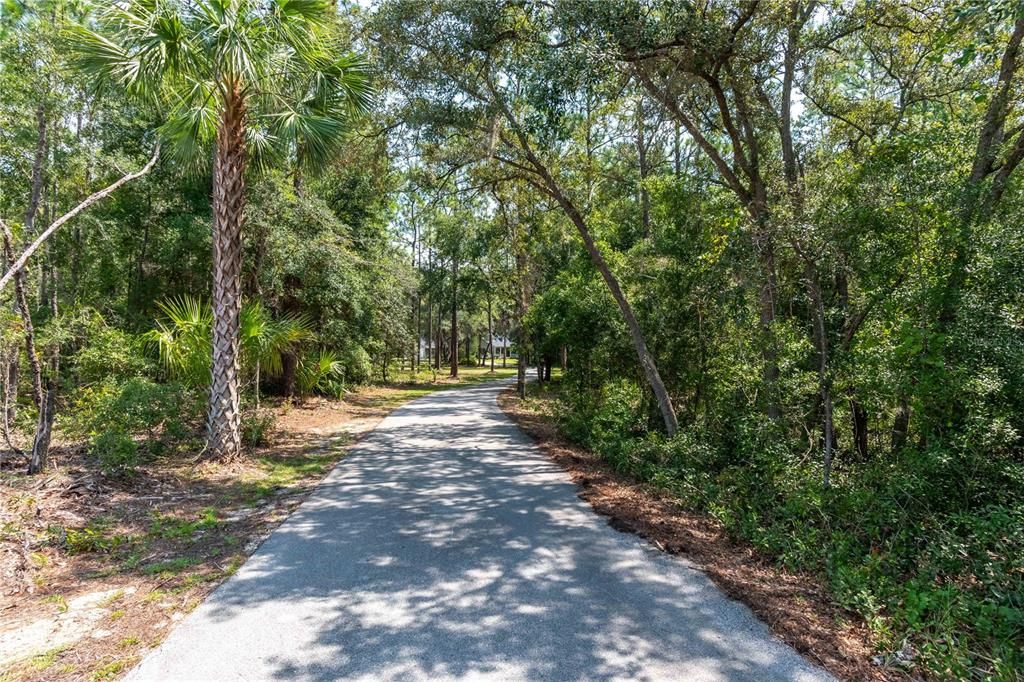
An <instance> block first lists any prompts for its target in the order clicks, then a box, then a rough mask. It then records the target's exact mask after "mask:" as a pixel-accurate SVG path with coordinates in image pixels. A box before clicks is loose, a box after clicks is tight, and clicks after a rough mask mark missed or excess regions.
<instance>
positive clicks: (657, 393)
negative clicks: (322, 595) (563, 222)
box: [545, 176, 679, 438]
mask: <svg viewBox="0 0 1024 682" xmlns="http://www.w3.org/2000/svg"><path fill="white" fill-rule="evenodd" d="M545 179H546V180H547V181H548V182H547V184H548V187H549V188H550V189H551V191H552V194H553V195H554V198H555V199H556V200H557V201H558V203H559V204H561V206H562V209H563V210H564V211H565V212H566V213H567V214H568V216H569V219H570V220H572V222H573V224H574V225H575V226H576V229H577V231H578V232H579V234H580V237H582V239H583V245H584V247H586V250H587V253H588V254H589V255H590V260H591V262H593V264H594V267H596V268H597V271H598V272H600V273H601V277H603V278H604V281H605V284H607V285H608V290H609V291H611V294H612V297H613V298H614V299H615V302H616V303H617V304H618V306H619V311H620V312H621V313H622V317H623V318H624V319H625V321H626V328H627V329H629V337H630V339H631V340H632V342H633V349H634V350H635V351H636V354H637V359H639V360H640V366H641V367H642V368H643V370H644V375H645V376H646V378H647V383H648V385H650V387H651V390H652V391H653V392H654V397H655V398H656V399H657V401H658V407H659V409H660V410H661V418H662V420H663V421H664V423H665V431H666V433H668V436H669V437H670V438H671V437H673V436H675V435H676V433H677V432H678V431H679V420H678V419H677V418H676V413H675V408H673V406H672V398H671V397H670V396H669V394H668V390H667V389H666V388H665V383H664V382H663V381H662V380H661V373H660V372H658V366H657V364H656V363H655V361H654V356H653V355H651V352H650V351H649V350H648V349H647V341H646V340H645V339H644V334H643V331H642V330H641V329H640V323H639V322H638V321H637V319H636V315H635V314H633V307H632V306H631V305H630V304H629V301H627V300H626V295H625V294H624V293H623V292H622V287H620V286H619V280H618V278H617V277H615V275H614V274H613V273H612V271H611V268H609V267H608V263H607V261H605V259H604V256H602V255H601V251H600V250H599V249H598V248H597V244H596V243H595V242H594V238H593V237H592V236H591V234H590V229H589V227H588V226H587V223H586V221H585V220H584V219H583V216H582V215H580V212H579V211H578V210H576V207H575V206H574V205H573V204H572V202H571V201H569V199H568V197H566V196H565V195H564V194H562V192H561V190H559V189H558V188H557V185H556V184H555V182H554V180H553V179H551V177H550V176H547V177H546V178H545Z"/></svg>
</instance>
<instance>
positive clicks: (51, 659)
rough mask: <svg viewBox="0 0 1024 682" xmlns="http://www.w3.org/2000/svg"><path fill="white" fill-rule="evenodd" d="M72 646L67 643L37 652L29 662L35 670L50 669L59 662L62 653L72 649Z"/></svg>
mask: <svg viewBox="0 0 1024 682" xmlns="http://www.w3.org/2000/svg"><path fill="white" fill-rule="evenodd" d="M70 648H71V647H70V646H69V645H67V644H65V645H63V646H58V647H54V648H52V649H48V650H46V651H44V652H43V653H41V654H36V655H35V656H33V657H32V658H31V659H29V662H28V664H29V665H30V666H31V667H32V668H33V669H34V670H48V669H50V668H52V667H53V664H54V663H56V662H57V657H58V656H60V655H61V654H62V653H64V652H65V651H67V650H68V649H70Z"/></svg>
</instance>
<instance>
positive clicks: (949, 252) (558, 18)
mask: <svg viewBox="0 0 1024 682" xmlns="http://www.w3.org/2000/svg"><path fill="white" fill-rule="evenodd" d="M1022 47H1024V5H1022V4H1021V2H1020V0H991V1H988V2H982V1H980V0H937V1H935V2H931V3H926V4H924V5H920V4H915V3H910V2H904V1H902V0H891V1H888V2H820V1H817V0H792V1H789V0H785V1H783V0H779V1H773V2H756V1H748V0H730V1H728V2H691V1H690V0H635V1H634V0H630V1H629V2H620V1H613V0H607V1H605V0H597V1H594V0H589V1H583V0H558V1H556V2H554V3H543V2H511V1H509V2H505V1H498V2H479V1H478V0H379V1H377V2H373V3H369V4H365V3H347V2H346V3H340V4H339V3H335V2H332V1H331V0H322V1H321V0H312V1H306V0H303V1H301V2H299V1H296V0H201V1H200V0H197V1H195V2H184V1H179V0H145V1H143V0H125V1H124V2H117V3H109V2H88V1H86V2H81V1H77V0H76V1H73V2H72V1H70V0H31V1H24V0H17V1H8V2H0V92H3V94H4V96H3V102H2V103H0V241H2V246H3V250H4V254H3V259H4V261H5V264H6V265H5V267H4V272H3V274H2V275H0V311H2V312H0V477H2V479H0V480H2V485H3V488H2V491H0V493H2V496H3V497H2V502H3V506H2V509H3V512H2V513H3V517H2V518H0V537H2V541H3V543H4V548H5V554H4V555H3V556H4V558H3V561H4V562H5V563H4V566H5V567H6V568H4V569H3V571H4V573H3V576H4V583H5V585H6V584H8V583H10V584H12V585H15V587H14V588H12V591H11V592H10V593H5V595H4V597H3V598H4V599H9V600H12V601H11V603H12V604H14V603H20V602H18V600H21V599H36V597H37V596H38V597H39V599H49V600H51V601H46V602H42V601H40V602H39V604H36V605H37V606H39V607H40V608H42V605H43V604H45V605H46V608H49V609H50V610H51V612H52V613H50V616H51V620H54V622H56V621H57V620H59V615H60V614H61V613H64V611H62V609H65V608H66V610H67V612H69V613H71V612H76V610H75V609H76V607H75V606H74V604H75V602H74V601H73V597H74V596H75V594H76V593H75V590H73V589H71V587H70V586H71V585H72V584H73V583H74V584H77V583H75V581H81V580H85V578H84V577H83V576H84V575H85V574H84V573H81V572H79V570H78V569H79V568H80V567H81V566H82V565H83V564H82V562H83V561H86V559H83V558H82V557H89V561H95V562H96V566H97V568H96V569H95V570H97V571H108V570H111V571H113V573H110V575H111V576H114V575H117V576H123V575H131V576H134V577H133V578H132V579H133V580H134V579H135V578H139V579H142V577H145V579H146V580H151V581H159V580H163V579H164V578H161V577H160V576H163V575H164V574H167V578H166V580H167V581H168V582H167V585H166V586H164V587H169V588H170V589H178V588H179V587H181V585H183V584H184V583H183V582H181V581H188V580H195V581H198V582H197V584H198V583H202V584H204V585H205V584H213V583H214V582H216V580H219V579H220V578H221V577H223V575H225V574H226V573H227V571H228V569H229V568H230V566H231V565H232V562H234V561H235V557H238V556H241V555H244V554H245V552H240V551H239V550H238V549H237V546H238V545H241V546H243V547H244V545H245V542H246V540H245V539H244V538H248V537H250V535H252V536H253V537H255V535H253V534H258V533H257V531H256V530H253V531H252V533H251V534H249V535H247V534H245V533H238V532H236V531H234V530H227V529H228V528H233V526H232V524H233V523H235V522H233V521H228V519H227V515H229V514H233V513H236V512H237V511H238V510H241V509H254V508H261V509H262V507H261V505H260V502H261V501H266V500H275V499H276V497H275V495H276V494H277V493H278V492H280V491H281V490H299V489H301V490H305V489H307V488H308V486H309V485H310V484H311V483H312V482H313V481H315V480H317V479H318V477H320V476H321V475H323V473H324V471H326V470H327V469H328V468H329V467H330V466H331V464H333V463H334V462H335V461H336V460H337V457H338V456H340V450H337V449H333V448H335V446H338V447H341V445H343V444H344V443H343V441H344V439H343V438H342V440H340V441H338V442H337V443H335V442H331V443H319V445H317V447H320V446H324V447H327V450H317V449H312V450H311V449H308V448H307V447H306V445H303V446H302V447H299V446H298V445H296V446H295V447H296V448H297V449H294V448H291V446H290V445H289V444H288V443H289V439H299V440H302V441H303V442H305V440H309V439H310V434H313V433H315V431H316V429H328V430H329V425H328V423H327V422H331V420H332V419H334V418H335V417H337V419H335V420H334V421H337V422H338V423H342V422H344V421H345V419H347V417H344V415H345V414H348V411H349V410H351V409H356V408H359V409H366V410H368V411H369V412H367V414H366V418H367V419H369V415H370V413H373V414H377V413H378V412H380V411H383V410H385V409H386V408H388V407H390V406H391V405H393V404H394V403H397V402H398V401H401V400H405V399H408V398H411V397H413V396H415V395H417V394H419V393H421V392H423V391H427V390H434V389H435V388H438V387H443V386H446V385H451V384H455V383H458V382H463V383H465V382H468V381H478V380H485V379H489V378H494V377H500V376H513V375H514V376H516V377H517V382H516V383H517V391H518V393H519V395H520V396H525V395H526V387H527V384H528V381H537V382H538V383H540V384H542V385H547V384H548V382H549V381H550V382H552V384H555V385H556V386H557V388H554V387H553V388H551V389H550V393H549V395H550V396H551V398H550V399H551V401H553V402H552V403H551V404H554V405H557V407H555V408H553V409H552V410H551V412H552V414H553V415H555V417H556V418H557V421H558V423H559V426H560V428H561V430H562V432H563V433H564V434H565V435H567V436H568V437H570V438H572V439H573V440H574V441H576V442H577V443H580V444H582V445H584V446H586V447H587V448H589V449H591V450H593V451H594V452H596V453H599V454H600V455H601V456H602V457H604V458H605V459H606V460H607V462H610V463H611V464H613V465H614V466H615V467H616V468H617V469H618V470H619V471H621V472H622V473H623V474H626V475H628V476H630V477H634V478H636V479H639V480H642V481H648V482H650V483H652V484H653V485H656V486H658V487H659V488H660V489H662V490H665V491H669V492H670V493H671V494H672V495H673V496H674V497H675V498H676V499H677V500H678V501H679V503H681V504H682V505H684V506H685V507H686V508H687V509H690V510H696V511H699V512H700V513H703V514H707V515H710V516H712V517H714V518H715V519H717V520H718V522H720V523H721V524H722V526H723V527H724V528H725V529H727V530H728V532H729V533H731V534H732V535H733V536H734V537H735V538H739V539H743V540H744V541H746V542H749V543H750V544H752V545H753V546H755V547H756V548H757V549H758V550H759V551H760V552H762V553H763V555H764V556H765V557H768V558H769V559H770V560H771V561H773V562H775V563H776V564H777V565H778V566H781V567H785V568H787V569H790V570H793V571H797V572H801V573H802V574H807V575H814V576H816V577H817V579H819V580H821V581H823V584H825V585H826V586H827V589H828V595H829V599H831V600H832V601H833V603H834V605H836V606H837V607H841V608H842V609H844V612H845V613H846V614H848V615H849V617H851V618H856V619H859V622H862V623H863V624H864V625H865V627H866V628H868V629H869V631H870V632H871V633H872V647H873V655H874V656H877V657H878V661H880V662H881V664H882V665H883V666H884V667H885V668H886V670H887V671H888V670H893V671H895V670H906V671H908V674H917V675H923V676H930V677H934V678H945V679H965V678H974V679H1006V680H1010V679H1019V678H1020V677H1021V675H1022V670H1024V659H1022V653H1021V652H1022V651H1024V564H1022V561H1024V507H1022V502H1021V499H1022V498H1021V495H1020V494H1019V492H1020V490H1021V487H1022V484H1024V454H1022V453H1024V385H1022V383H1021V382H1022V377H1024V270H1022V268H1021V267H1020V263H1021V260H1022V257H1024V237H1022V234H1024V233H1022V231H1021V229H1020V223H1021V220H1020V216H1021V210H1022V206H1024V204H1022V197H1024V195H1022V192H1021V185H1020V170H1019V167H1020V165H1021V162H1022V161H1024V107H1022V102H1024V63H1022V62H1024V50H1022ZM512 356H515V357H518V358H519V359H520V360H522V362H515V361H514V360H512V359H511V358H512ZM556 380H557V382H556ZM367 401H369V402H367ZM374 401H377V403H374ZM360 405H362V407H359V406H360ZM353 406H355V407H353ZM375 411H377V412H375ZM307 413H308V414H307ZM297 414H307V416H309V417H310V419H311V420H312V422H311V423H305V424H303V423H299V422H295V421H289V420H295V419H296V416H295V415H297ZM360 418H362V417H360ZM300 421H301V420H300ZM321 422H322V423H321ZM332 423H333V422H332ZM336 425H337V424H335V426H336ZM330 428H334V427H333V426H330ZM339 438H341V436H339ZM328 446H329V447H328ZM172 491H173V494H172ZM289 494H290V493H289ZM166 495H170V497H167V498H166V499H165V496H166ZM175 496H177V498H181V499H188V500H191V501H190V502H189V503H188V504H187V505H184V506H182V507H181V508H180V509H178V510H173V509H171V508H170V507H171V503H170V502H168V500H171V499H177V498H175ZM204 496H205V497H204ZM285 497H288V495H285ZM144 498H151V499H149V501H148V502H146V503H145V504H142V501H143V499H144ZM296 499H298V498H297V497H296ZM126 500H131V501H126ZM165 503H166V507H162V506H160V505H164V504H165ZM268 504H269V505H270V506H271V507H273V508H274V509H278V510H279V511H280V512H281V513H282V514H283V513H286V512H287V510H288V509H290V506H288V504H283V503H282V504H278V503H277V502H271V503H268ZM289 504H290V503H289ZM69 505H70V506H69ZM133 505H134V506H133ZM253 505H255V507H254V506H253ZM263 506H267V505H263ZM208 510H212V512H209V513H208ZM122 511H123V512H124V514H127V516H123V515H122V514H121V512H122ZM264 511H265V510H264ZM154 514H158V515H154ZM265 516H266V515H265V514H264V513H263V512H262V511H261V512H259V514H256V515H255V516H253V518H254V519H255V518H260V519H263V518H265ZM266 518H270V517H266ZM274 518H277V517H276V516H275V517H274ZM260 523H263V522H262V521H261V522H260ZM254 524H255V522H254ZM257 526H259V527H260V528H263V527H264V526H261V525H260V524H255V525H253V529H255V528H256V527H257ZM228 536H231V537H235V538H236V539H237V542H236V543H235V544H231V542H229V541H228V540H226V539H225V538H227V537H228ZM232 542H234V541H232ZM47 562H49V563H47ZM211 562H213V563H211ZM37 564H39V565H37ZM43 564H45V566H44V565H43ZM89 570H93V569H89ZM48 571H49V572H50V573H48ZM125 571H127V574H126V573H125ZM146 571H149V573H147V572H146ZM47 575H51V577H53V579H54V580H58V581H66V582H61V583H60V584H61V585H62V587H60V588H55V587H53V586H52V585H51V584H50V582H48V581H49V580H50V578H47V577H46V576H47ZM190 575H195V576H211V577H210V578H209V580H206V579H205V578H201V577H196V578H194V579H192V578H188V576H190ZM40 576H42V577H40ZM61 576H63V577H61ZM72 576H73V577H72ZM23 578H24V580H23ZM37 580H38V582H37ZM67 581H69V582H67ZM83 584H84V583H83ZM164 587H161V588H160V589H164ZM111 589H121V588H120V587H116V586H113V587H111ZM140 589H141V588H140ZM155 589H157V588H155V587H154V588H152V589H151V591H152V590H155ZM189 589H190V590H195V589H199V588H198V587H197V586H196V585H192V586H191V587H189ZM182 594H191V595H194V596H195V597H196V598H199V596H201V595H200V593H199V592H187V591H186V592H184V593H182ZM191 598H192V597H188V598H187V600H190V599H191ZM183 599H184V597H183ZM187 600H186V601H187ZM37 601H39V600H37ZM33 603H35V602H33ZM90 608H91V607H90ZM102 608H106V607H102ZM94 610H95V609H94ZM117 610H121V609H114V611H117ZM123 610H124V611H125V615H123V616H121V617H119V619H127V618H128V615H130V613H131V610H130V609H127V608H125V609H123ZM105 617H106V616H105ZM5 620H6V618H5ZM125 622H128V621H127V620H125ZM95 627H99V626H95ZM101 629H102V628H101ZM106 629H110V628H106ZM117 636H118V637H119V638H120V639H118V640H117V641H119V642H122V643H123V647H122V649H123V650H124V651H127V652H129V653H127V654H118V655H115V654H114V649H111V650H110V660H106V661H104V662H103V663H102V665H99V667H97V666H93V667H90V668H89V670H90V672H89V673H88V674H89V675H92V674H95V675H96V676H99V677H102V676H117V675H119V674H121V673H122V672H124V670H126V669H127V667H128V665H129V663H130V660H131V655H133V654H132V653H131V652H134V651H137V649H136V648H134V647H137V646H144V645H145V642H146V638H145V636H144V635H142V634H139V633H136V632H127V631H126V632H124V633H123V634H120V633H119V634H118V635H117ZM99 639H103V640H104V641H109V642H113V641H114V639H109V638H108V639H104V638H99ZM36 640H38V641H36ZM43 640H45V637H42V636H37V637H36V638H35V640H33V641H34V642H35V643H34V644H33V645H32V647H31V651H32V653H31V659H30V660H29V659H25V657H22V659H23V660H22V663H20V664H19V665H22V666H23V667H22V668H19V670H20V671H21V672H19V674H22V673H24V674H28V673H25V671H27V670H28V669H29V668H26V667H24V666H30V667H31V666H35V668H38V669H43V670H48V671H57V672H52V674H53V675H59V674H65V673H64V672H60V671H59V670H58V666H61V665H65V664H69V663H68V662H67V660H65V659H68V658H69V657H71V654H69V653H67V652H66V651H65V650H63V649H60V647H61V646H63V645H60V644H54V645H53V646H49V647H48V646H46V645H45V642H44V641H43ZM131 642H134V644H132V643H131ZM26 646H27V645H26ZM114 648H116V647H114ZM26 660H28V662H26ZM40 674H41V675H42V673H40ZM50 674H51V672H47V673H46V675H50ZM66 674H68V675H71V674H72V673H71V672H66ZM74 674H76V675H77V674H81V675H85V674H86V673H84V672H81V671H79V673H74ZM894 674H895V673H894Z"/></svg>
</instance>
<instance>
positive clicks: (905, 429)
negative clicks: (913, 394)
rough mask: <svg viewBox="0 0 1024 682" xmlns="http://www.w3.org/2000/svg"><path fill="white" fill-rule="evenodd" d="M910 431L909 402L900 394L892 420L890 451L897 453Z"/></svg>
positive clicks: (904, 443) (901, 448)
mask: <svg viewBox="0 0 1024 682" xmlns="http://www.w3.org/2000/svg"><path fill="white" fill-rule="evenodd" d="M909 431H910V404H909V403H908V402H907V397H906V396H905V395H902V396H900V400H899V405H898V406H897V408H896V416H895V417H894V418H893V421H892V452H893V454H897V453H899V452H900V451H901V450H903V448H904V447H905V446H906V444H907V435H908V433H909Z"/></svg>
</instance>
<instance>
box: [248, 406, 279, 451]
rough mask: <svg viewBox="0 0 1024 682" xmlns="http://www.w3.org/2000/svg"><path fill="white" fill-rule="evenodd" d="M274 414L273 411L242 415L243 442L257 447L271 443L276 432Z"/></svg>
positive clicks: (261, 410) (263, 410)
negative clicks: (271, 437)
mask: <svg viewBox="0 0 1024 682" xmlns="http://www.w3.org/2000/svg"><path fill="white" fill-rule="evenodd" d="M274 421H275V417H274V413H273V411H271V410H267V409H260V410H251V411H249V412H246V413H244V414H243V415H242V441H243V442H244V443H245V444H246V445H250V446H252V447H257V446H260V445H266V444H268V443H269V442H270V436H271V434H272V433H273V430H274Z"/></svg>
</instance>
